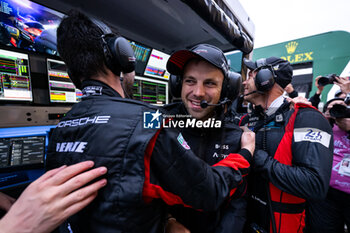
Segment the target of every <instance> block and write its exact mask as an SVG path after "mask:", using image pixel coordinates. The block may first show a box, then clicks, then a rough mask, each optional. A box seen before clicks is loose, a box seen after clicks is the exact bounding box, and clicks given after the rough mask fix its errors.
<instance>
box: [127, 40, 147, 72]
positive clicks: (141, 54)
mask: <svg viewBox="0 0 350 233" xmlns="http://www.w3.org/2000/svg"><path fill="white" fill-rule="evenodd" d="M129 42H130V45H131V47H132V49H133V50H134V53H135V58H136V66H135V73H136V74H139V75H143V73H144V72H145V67H146V64H147V61H148V58H149V55H150V54H151V48H149V47H147V46H145V45H141V44H139V43H136V42H134V41H129Z"/></svg>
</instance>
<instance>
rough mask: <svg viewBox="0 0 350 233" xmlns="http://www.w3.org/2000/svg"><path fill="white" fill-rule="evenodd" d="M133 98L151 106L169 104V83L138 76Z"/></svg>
mask: <svg viewBox="0 0 350 233" xmlns="http://www.w3.org/2000/svg"><path fill="white" fill-rule="evenodd" d="M133 97H134V99H136V100H141V101H143V102H146V103H150V104H155V105H163V104H167V103H168V82H165V81H159V80H154V79H150V78H144V77H138V76H136V77H135V82H134V90H133Z"/></svg>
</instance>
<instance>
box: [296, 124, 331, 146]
mask: <svg viewBox="0 0 350 233" xmlns="http://www.w3.org/2000/svg"><path fill="white" fill-rule="evenodd" d="M331 137H332V136H331V135H330V134H329V133H327V132H324V131H322V130H320V129H316V128H296V129H294V141H295V142H303V141H305V142H306V141H307V142H317V143H320V144H322V145H324V146H325V147H327V148H329V143H330V141H331Z"/></svg>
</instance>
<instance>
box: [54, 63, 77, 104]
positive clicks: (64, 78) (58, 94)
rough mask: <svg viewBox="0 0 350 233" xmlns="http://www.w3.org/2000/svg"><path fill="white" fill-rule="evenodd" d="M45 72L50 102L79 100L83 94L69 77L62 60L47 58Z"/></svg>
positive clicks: (75, 101)
mask: <svg viewBox="0 0 350 233" xmlns="http://www.w3.org/2000/svg"><path fill="white" fill-rule="evenodd" d="M47 74H48V79H49V91H50V102H51V103H77V102H79V101H80V100H81V97H82V96H83V94H82V92H81V91H80V90H79V89H77V88H76V87H75V86H74V84H73V82H72V80H71V79H70V78H69V76H68V73H67V67H66V65H65V64H64V62H63V61H59V60H54V59H49V58H48V59H47Z"/></svg>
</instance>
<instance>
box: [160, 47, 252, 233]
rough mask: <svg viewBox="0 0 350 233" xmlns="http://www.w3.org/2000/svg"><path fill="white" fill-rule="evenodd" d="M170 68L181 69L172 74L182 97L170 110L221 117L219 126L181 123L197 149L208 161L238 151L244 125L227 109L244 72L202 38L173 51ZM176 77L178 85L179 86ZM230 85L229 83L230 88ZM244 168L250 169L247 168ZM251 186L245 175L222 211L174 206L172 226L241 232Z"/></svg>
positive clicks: (202, 231)
mask: <svg viewBox="0 0 350 233" xmlns="http://www.w3.org/2000/svg"><path fill="white" fill-rule="evenodd" d="M167 70H168V71H169V72H170V73H171V74H172V75H177V76H171V77H170V79H171V80H170V85H171V86H170V90H171V91H172V92H173V93H172V94H173V95H175V96H176V97H181V100H182V102H180V103H173V104H170V105H168V106H165V108H166V110H168V111H169V112H170V114H171V115H176V116H178V115H181V116H188V117H185V119H187V120H188V119H191V118H195V119H197V120H201V121H205V120H208V119H216V120H220V121H222V125H221V126H220V127H218V128H215V127H209V128H203V127H193V128H192V127H189V128H179V131H180V132H181V134H182V135H183V136H184V138H185V140H186V141H187V142H188V144H189V146H190V147H191V149H192V150H193V151H194V152H195V154H196V155H197V156H198V157H199V158H201V159H203V160H204V161H205V162H207V163H208V164H209V165H214V164H216V163H218V162H219V161H221V160H222V159H224V158H225V156H226V155H228V154H229V153H236V152H238V151H239V150H240V138H241V135H242V130H241V129H240V128H239V127H238V126H237V125H234V124H233V122H232V121H233V117H234V116H232V115H231V114H230V112H227V111H225V110H226V108H227V107H228V106H229V103H230V102H231V101H233V99H234V98H235V97H236V96H237V94H238V93H239V90H240V86H241V76H240V75H239V74H237V73H233V72H230V71H229V66H228V63H227V60H226V57H225V55H224V53H223V52H222V51H221V50H220V49H219V48H217V47H215V46H212V45H208V44H199V45H196V46H194V47H193V48H191V49H189V50H179V51H177V52H175V53H173V54H172V55H171V56H170V58H169V60H168V63H167ZM174 79H176V80H174ZM174 83H175V85H178V86H175V87H174V86H173V84H174ZM227 85H231V86H230V87H228V86H227ZM225 89H230V93H227V92H228V91H227V90H225ZM174 92H177V93H174ZM225 100H226V101H225ZM203 104H204V105H203ZM212 105H218V106H212ZM176 119H177V120H179V119H178V118H175V120H176ZM242 165H243V164H242ZM242 168H243V167H242ZM245 172H246V174H247V173H248V168H247V169H246V171H245ZM246 188H247V182H246V180H245V179H243V180H242V183H241V184H240V185H239V186H238V187H237V189H236V190H234V192H233V193H232V197H231V200H230V202H228V203H225V204H224V205H223V206H222V207H221V208H220V209H219V210H217V211H211V212H204V211H196V210H193V209H191V208H185V207H182V206H176V207H174V208H172V209H171V214H172V216H173V217H175V218H171V219H170V220H171V221H169V224H168V225H169V226H168V228H169V229H170V227H171V226H174V228H175V227H176V225H175V223H174V221H175V220H174V219H176V220H177V221H178V222H180V223H181V224H183V225H184V226H185V227H186V228H188V229H189V230H190V232H192V233H196V232H198V233H205V232H208V233H213V232H242V230H243V226H244V223H245V217H246V216H245V215H246V201H245V199H244V198H243V197H242V196H243V195H244V193H245V191H246ZM170 232H171V231H170Z"/></svg>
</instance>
